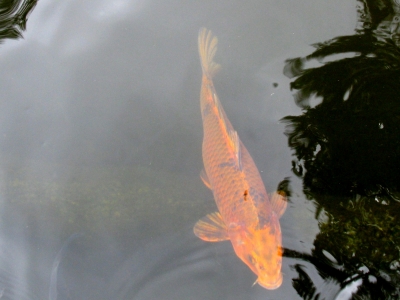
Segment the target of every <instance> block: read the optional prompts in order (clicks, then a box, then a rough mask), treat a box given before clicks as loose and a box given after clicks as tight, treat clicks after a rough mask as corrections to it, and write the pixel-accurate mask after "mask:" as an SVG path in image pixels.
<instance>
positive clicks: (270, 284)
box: [257, 274, 283, 290]
mask: <svg viewBox="0 0 400 300" xmlns="http://www.w3.org/2000/svg"><path fill="white" fill-rule="evenodd" d="M282 280H283V278H282V275H281V274H280V276H279V277H278V278H277V279H276V280H275V281H271V280H266V279H263V278H260V277H258V278H257V283H258V284H259V285H261V286H262V287H263V288H265V289H268V290H275V289H277V288H278V287H280V286H281V284H282Z"/></svg>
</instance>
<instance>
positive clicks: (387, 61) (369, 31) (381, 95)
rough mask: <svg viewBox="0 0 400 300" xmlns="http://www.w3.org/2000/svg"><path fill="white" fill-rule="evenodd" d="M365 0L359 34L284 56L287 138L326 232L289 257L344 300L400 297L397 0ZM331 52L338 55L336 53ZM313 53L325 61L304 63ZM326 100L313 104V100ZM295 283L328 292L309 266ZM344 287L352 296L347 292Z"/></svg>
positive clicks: (311, 292)
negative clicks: (294, 110) (296, 112)
mask: <svg viewBox="0 0 400 300" xmlns="http://www.w3.org/2000/svg"><path fill="white" fill-rule="evenodd" d="M397 2H399V1H392V2H390V1H370V0H365V1H358V17H359V20H358V24H357V28H356V33H357V34H356V35H353V36H342V37H337V38H334V39H332V40H330V41H328V42H325V43H320V44H316V45H315V46H316V48H317V49H316V51H315V52H313V53H312V54H310V55H308V56H306V57H303V58H295V59H291V60H288V61H287V64H286V67H285V69H284V73H285V75H287V76H288V77H290V78H295V80H294V81H293V82H292V83H291V88H292V89H295V90H297V93H296V95H295V101H296V103H297V104H298V105H299V106H300V107H301V108H302V109H303V114H302V115H300V116H287V117H285V118H283V121H284V122H286V123H287V124H288V126H287V131H286V135H287V136H288V141H289V146H290V147H291V148H292V149H293V150H294V155H295V156H296V158H297V160H296V161H293V171H294V172H295V173H296V174H297V175H298V176H300V177H301V178H302V180H303V190H304V193H305V194H306V196H307V197H308V198H309V199H310V200H311V199H312V200H314V201H315V202H316V206H317V213H316V218H318V220H319V221H320V222H319V224H320V225H319V226H320V233H319V234H318V235H317V237H316V239H315V241H314V249H313V251H312V254H311V255H309V254H304V253H298V252H296V251H293V250H290V249H285V254H284V255H285V256H287V257H293V258H296V259H299V260H302V261H306V262H309V263H311V264H313V265H314V266H315V267H316V269H317V270H318V273H319V275H320V276H321V277H322V279H324V280H325V281H333V282H336V283H337V284H339V285H340V287H341V289H342V291H341V292H340V293H339V294H338V295H337V297H338V299H339V298H340V299H350V298H352V299H398V298H399V296H400V289H399V283H400V255H399V253H400V251H399V250H400V248H399V245H400V225H399V224H400V222H399V221H400V209H399V208H400V207H399V206H400V189H399V187H400V180H399V179H398V178H399V177H398V174H399V171H400V138H399V132H400V50H399V45H400V44H399V42H400V39H399V37H400V27H399V26H398V25H399V23H400V2H399V4H397ZM333 55H335V56H337V55H342V57H341V58H340V59H336V60H330V61H329V59H330V58H332V57H333ZM312 60H317V61H319V62H321V63H322V64H321V66H319V67H315V68H307V64H308V63H309V62H311V61H312ZM314 97H315V98H318V99H320V100H321V102H320V103H319V104H318V105H315V106H312V104H311V100H312V99H313V98H314ZM294 269H295V270H296V272H297V273H298V278H296V279H294V280H293V286H294V288H295V289H296V290H297V292H298V294H299V295H300V296H301V297H303V298H304V299H321V298H323V296H324V295H323V294H322V292H321V291H318V289H317V287H316V285H315V284H314V283H313V281H312V279H311V277H310V276H309V275H308V274H307V269H306V268H305V267H304V266H303V265H302V264H300V263H299V264H296V265H295V266H294ZM346 293H347V295H346Z"/></svg>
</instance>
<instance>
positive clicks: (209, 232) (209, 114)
mask: <svg viewBox="0 0 400 300" xmlns="http://www.w3.org/2000/svg"><path fill="white" fill-rule="evenodd" d="M217 42H218V41H217V38H216V37H215V36H213V35H212V33H211V31H208V30H207V29H205V28H202V29H200V32H199V52H200V60H201V66H202V69H203V77H202V86H201V93H200V105H201V115H202V119H203V129H204V136H203V146H202V150H203V151H202V152H203V164H204V170H203V171H202V172H201V175H200V176H201V179H202V180H203V182H204V183H205V185H206V186H207V187H209V188H210V189H211V190H212V192H213V194H214V199H215V202H216V204H217V207H218V210H219V212H214V213H211V214H208V215H206V216H205V217H203V218H202V219H200V220H199V221H198V222H197V223H196V225H195V226H194V229H193V230H194V233H195V235H196V236H198V237H199V238H201V239H202V240H204V241H208V242H219V241H225V240H230V241H231V243H232V246H233V249H234V250H235V252H236V255H237V256H239V258H240V259H241V260H242V261H243V262H244V263H245V264H246V265H247V266H248V267H249V268H250V269H251V270H252V271H253V272H254V273H255V274H256V275H257V276H258V278H257V280H256V282H257V283H258V284H259V285H261V286H262V287H264V288H266V289H276V288H278V287H279V286H280V285H281V283H282V274H281V266H282V247H281V244H282V236H281V228H280V225H279V220H278V219H279V217H280V216H282V215H283V213H284V211H285V209H286V205H287V201H286V197H285V194H284V193H283V192H279V193H275V194H274V195H273V196H272V197H271V200H270V199H269V198H268V194H267V191H266V190H265V187H264V184H263V181H262V179H261V176H260V174H259V172H258V169H257V167H256V165H255V164H254V161H253V159H252V158H251V156H250V154H249V152H248V151H247V149H246V147H245V146H244V145H243V143H242V142H241V141H240V139H239V136H238V134H237V132H236V131H235V130H234V129H233V127H232V124H231V123H230V122H229V120H228V118H227V116H226V114H225V112H224V110H223V108H222V105H221V103H220V101H219V99H218V96H217V93H216V91H215V88H214V85H213V82H212V77H213V76H214V75H215V73H216V72H217V71H218V69H219V67H220V66H219V64H217V63H215V62H214V61H213V58H214V55H215V52H216V50H217Z"/></svg>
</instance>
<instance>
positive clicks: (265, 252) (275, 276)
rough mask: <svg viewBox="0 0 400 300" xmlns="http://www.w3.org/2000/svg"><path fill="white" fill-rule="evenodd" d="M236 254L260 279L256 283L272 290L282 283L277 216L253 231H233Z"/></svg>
mask: <svg viewBox="0 0 400 300" xmlns="http://www.w3.org/2000/svg"><path fill="white" fill-rule="evenodd" d="M230 238H231V242H232V245H233V248H234V249H235V253H236V255H237V256H239V257H240V259H241V260H242V261H243V262H244V263H245V264H246V265H247V266H248V267H249V268H250V269H251V270H252V271H253V272H254V273H255V274H256V275H257V276H258V278H257V281H256V282H257V283H258V284H259V285H261V286H262V287H264V288H266V289H269V290H273V289H277V288H278V287H280V286H281V284H282V273H281V267H282V253H283V251H282V236H281V229H280V225H279V221H278V217H277V216H276V215H275V213H272V215H271V217H270V218H269V220H268V221H265V222H263V223H258V224H257V225H255V226H250V228H244V227H243V226H237V227H236V230H232V231H230Z"/></svg>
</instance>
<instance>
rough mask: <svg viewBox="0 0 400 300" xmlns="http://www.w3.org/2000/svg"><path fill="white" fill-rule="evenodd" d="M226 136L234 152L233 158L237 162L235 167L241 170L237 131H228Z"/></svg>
mask: <svg viewBox="0 0 400 300" xmlns="http://www.w3.org/2000/svg"><path fill="white" fill-rule="evenodd" d="M228 136H229V140H230V142H231V145H232V148H233V151H234V152H235V158H236V161H237V165H238V167H239V169H240V170H242V157H241V151H240V140H239V135H238V133H237V131H235V130H229V131H228Z"/></svg>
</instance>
